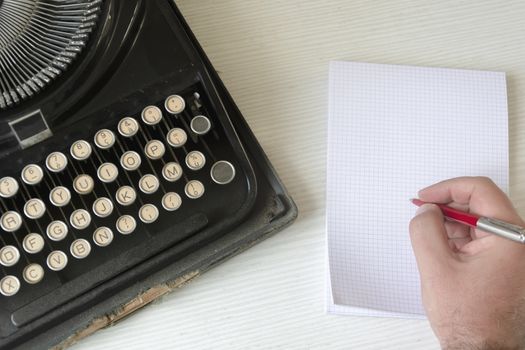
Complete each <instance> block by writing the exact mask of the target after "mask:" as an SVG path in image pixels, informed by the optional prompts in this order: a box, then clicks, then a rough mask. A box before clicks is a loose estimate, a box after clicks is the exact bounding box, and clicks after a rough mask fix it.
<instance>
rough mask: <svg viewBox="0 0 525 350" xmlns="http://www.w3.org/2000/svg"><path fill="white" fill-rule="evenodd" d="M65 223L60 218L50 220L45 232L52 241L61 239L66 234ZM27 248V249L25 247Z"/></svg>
mask: <svg viewBox="0 0 525 350" xmlns="http://www.w3.org/2000/svg"><path fill="white" fill-rule="evenodd" d="M67 232H68V229H67V225H66V224H65V223H64V222H63V221H60V220H55V221H52V222H51V223H50V224H49V225H47V228H46V234H47V236H48V237H49V239H50V240H52V241H61V240H63V239H64V238H66V236H67ZM26 250H27V249H26Z"/></svg>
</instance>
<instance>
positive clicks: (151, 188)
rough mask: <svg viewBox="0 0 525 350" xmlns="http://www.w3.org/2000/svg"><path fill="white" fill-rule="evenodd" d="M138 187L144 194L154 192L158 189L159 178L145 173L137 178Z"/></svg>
mask: <svg viewBox="0 0 525 350" xmlns="http://www.w3.org/2000/svg"><path fill="white" fill-rule="evenodd" d="M139 188H140V190H141V191H142V192H144V193H146V194H151V193H155V192H156V191H157V190H158V189H159V179H157V177H156V176H154V175H151V174H146V175H144V176H143V177H141V178H140V180H139Z"/></svg>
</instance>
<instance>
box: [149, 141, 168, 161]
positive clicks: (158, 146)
mask: <svg viewBox="0 0 525 350" xmlns="http://www.w3.org/2000/svg"><path fill="white" fill-rule="evenodd" d="M165 152H166V147H164V144H163V143H162V142H160V141H159V140H150V141H148V143H147V144H146V146H145V147H144V153H146V156H148V158H149V159H160V158H162V156H163V155H164V153H165Z"/></svg>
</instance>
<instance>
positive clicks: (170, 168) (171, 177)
mask: <svg viewBox="0 0 525 350" xmlns="http://www.w3.org/2000/svg"><path fill="white" fill-rule="evenodd" d="M162 176H163V177H164V178H165V179H166V181H169V182H175V181H177V180H178V179H180V178H181V176H182V167H181V166H180V164H179V163H175V162H169V163H166V164H165V165H164V167H163V168H162Z"/></svg>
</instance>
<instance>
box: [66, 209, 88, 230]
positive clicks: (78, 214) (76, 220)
mask: <svg viewBox="0 0 525 350" xmlns="http://www.w3.org/2000/svg"><path fill="white" fill-rule="evenodd" d="M69 222H70V223H71V226H73V227H74V228H76V229H77V230H83V229H85V228H86V227H88V226H89V224H91V214H89V213H88V211H87V210H85V209H77V210H75V211H74V212H73V213H71V216H70V217H69Z"/></svg>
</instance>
